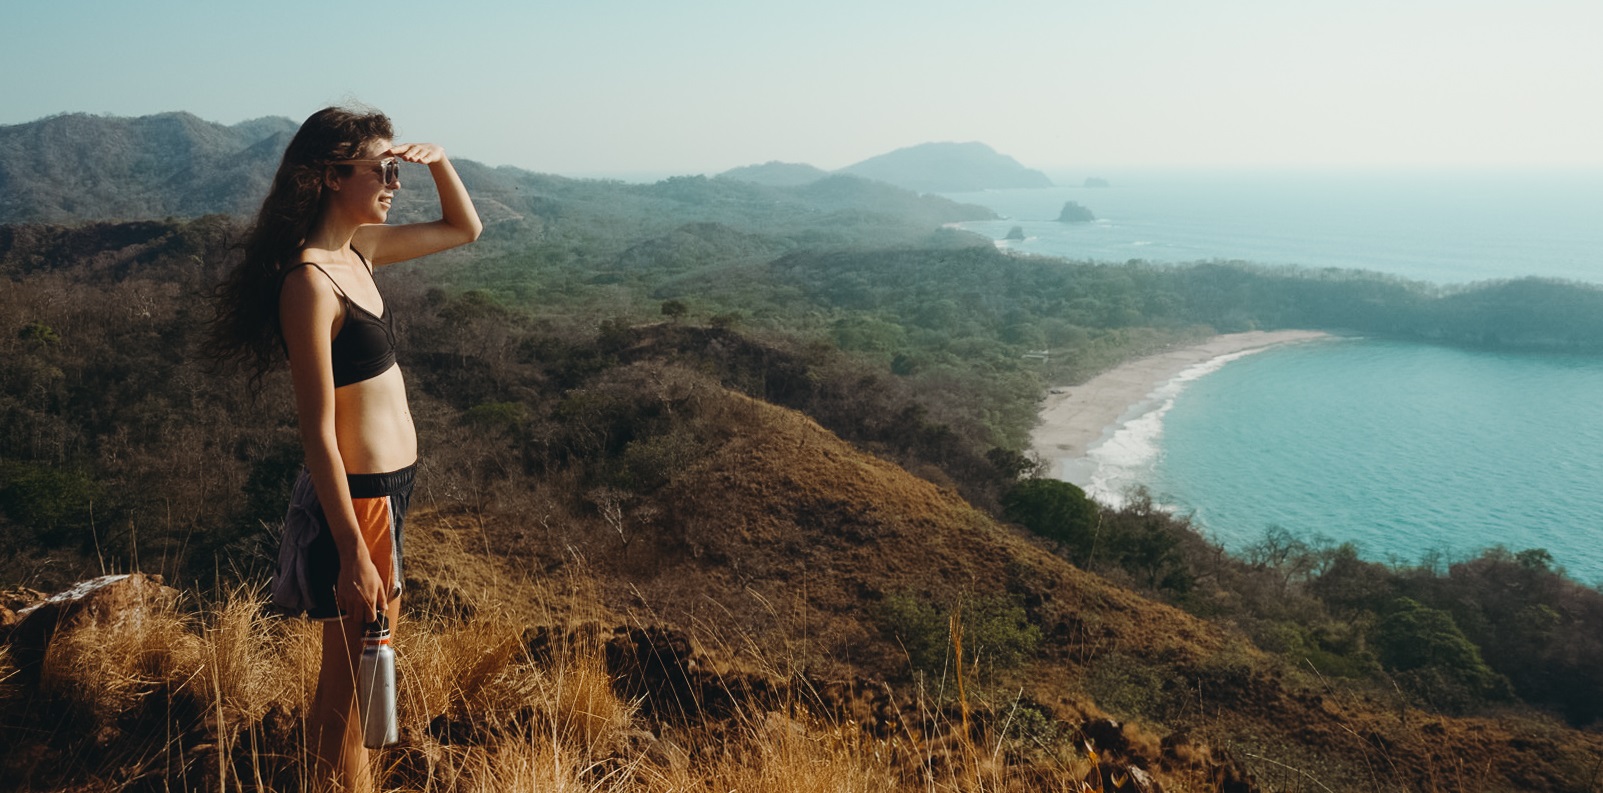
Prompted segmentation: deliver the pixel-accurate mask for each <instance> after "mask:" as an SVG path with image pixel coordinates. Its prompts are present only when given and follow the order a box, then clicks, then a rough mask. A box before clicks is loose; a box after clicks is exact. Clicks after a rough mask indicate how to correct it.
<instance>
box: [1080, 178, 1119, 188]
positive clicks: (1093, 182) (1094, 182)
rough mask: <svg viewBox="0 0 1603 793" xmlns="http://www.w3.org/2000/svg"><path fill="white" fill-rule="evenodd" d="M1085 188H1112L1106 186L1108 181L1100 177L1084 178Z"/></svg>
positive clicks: (1109, 185)
mask: <svg viewBox="0 0 1603 793" xmlns="http://www.w3.org/2000/svg"><path fill="white" fill-rule="evenodd" d="M1085 186H1086V187H1112V186H1113V185H1111V184H1108V180H1106V179H1103V178H1102V177H1100V176H1087V177H1086V178H1085Z"/></svg>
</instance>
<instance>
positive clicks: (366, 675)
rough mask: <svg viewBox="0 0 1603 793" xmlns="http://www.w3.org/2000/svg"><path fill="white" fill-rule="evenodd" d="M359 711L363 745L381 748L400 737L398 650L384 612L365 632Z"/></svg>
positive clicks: (359, 673) (359, 672)
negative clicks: (396, 688)
mask: <svg viewBox="0 0 1603 793" xmlns="http://www.w3.org/2000/svg"><path fill="white" fill-rule="evenodd" d="M356 711H357V715H358V716H359V717H360V718H361V720H362V745H363V746H366V747H367V748H369V749H377V748H379V747H381V746H387V745H389V744H392V743H395V742H396V741H397V740H398V739H399V738H400V733H399V730H398V729H397V726H396V723H395V650H394V649H392V648H391V647H390V621H389V618H387V617H386V616H385V615H383V614H380V615H378V619H376V620H374V621H373V622H369V623H368V624H367V626H366V627H365V628H364V629H363V632H362V660H361V663H359V664H358V665H357V667H356Z"/></svg>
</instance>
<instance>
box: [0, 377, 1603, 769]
mask: <svg viewBox="0 0 1603 793" xmlns="http://www.w3.org/2000/svg"><path fill="white" fill-rule="evenodd" d="M640 375H641V376H642V377H644V378H645V382H653V381H654V382H656V383H658V385H659V386H660V387H661V388H662V389H663V390H662V392H661V393H662V394H664V395H666V396H670V397H672V401H673V402H674V404H676V405H678V406H679V409H681V410H682V411H684V414H685V420H686V421H687V422H688V426H690V427H693V428H694V427H703V426H704V428H705V429H706V431H696V432H694V433H693V434H694V436H695V437H696V438H698V439H699V442H700V444H701V445H699V446H698V449H699V451H698V453H697V454H695V455H692V456H691V457H689V458H687V459H686V461H685V463H684V464H682V465H679V466H677V467H676V468H675V470H674V471H673V473H672V475H670V476H668V477H667V479H666V481H665V482H664V483H663V484H662V486H661V488H660V490H659V491H657V492H656V494H655V496H654V497H653V498H652V499H649V500H648V499H644V498H640V497H638V496H635V497H629V498H625V497H623V496H622V495H618V494H613V496H611V497H610V498H613V499H614V501H615V502H616V503H612V506H611V507H608V506H607V504H608V503H609V501H608V499H609V496H607V495H606V494H599V495H596V496H594V497H592V498H591V499H589V502H587V503H590V504H591V506H593V507H594V510H593V511H591V512H585V511H584V510H580V509H573V510H570V511H568V512H562V513H558V512H556V511H554V510H553V511H548V512H546V513H544V514H545V518H544V520H543V521H539V522H534V521H531V520H530V519H528V518H521V519H520V518H517V517H513V515H515V514H518V513H522V514H525V515H530V514H536V515H537V514H542V513H538V512H529V511H527V509H526V508H527V507H528V504H527V503H525V502H520V504H519V507H518V509H517V510H515V511H513V510H499V509H495V508H494V503H492V502H494V501H495V500H496V499H498V498H501V497H503V496H502V495H498V494H497V493H496V492H490V493H487V494H486V495H485V496H484V497H483V499H482V501H483V502H484V503H485V506H484V507H483V508H480V509H469V508H465V507H461V506H456V507H448V508H441V507H439V506H435V507H430V506H428V505H427V504H424V505H423V506H422V507H421V508H420V510H419V511H418V513H417V514H416V515H415V516H414V519H413V520H412V521H411V522H410V526H409V534H408V546H407V547H408V550H409V560H408V562H409V571H408V583H407V586H408V595H407V599H406V601H405V602H406V604H407V617H406V625H405V626H404V627H403V628H402V630H401V631H400V640H399V646H398V655H399V658H400V663H401V667H400V668H401V676H402V680H403V683H402V686H403V692H402V699H401V712H402V720H403V725H404V728H403V740H402V743H401V744H400V745H399V746H397V747H394V748H392V749H391V750H388V751H385V752H382V753H379V754H378V755H377V758H376V760H375V762H376V763H377V764H378V766H379V768H378V770H379V778H380V779H381V780H382V784H383V787H384V789H386V790H425V791H436V790H438V791H446V790H452V791H455V790H474V791H476V790H484V791H490V790H496V791H503V790H546V789H553V790H583V791H682V790H707V791H713V790H717V791H724V790H742V791H856V790H863V791H869V790H873V791H884V790H925V791H1011V790H1020V791H1023V790H1043V789H1056V790H1073V789H1077V788H1076V786H1079V785H1082V784H1086V785H1090V786H1092V789H1096V788H1097V787H1098V786H1100V787H1101V788H1102V789H1107V790H1113V789H1137V788H1134V787H1124V788H1121V787H1117V785H1120V784H1122V785H1126V786H1128V785H1134V784H1136V782H1135V780H1136V779H1137V778H1140V777H1146V776H1150V779H1152V780H1154V781H1155V782H1156V783H1158V784H1161V785H1162V787H1163V789H1164V790H1169V791H1186V790H1191V791H1203V790H1252V789H1268V790H1327V789H1328V790H1365V791H1369V790H1443V791H1445V790H1585V789H1588V787H1587V786H1589V785H1590V784H1592V777H1591V776H1590V775H1591V774H1593V773H1595V771H1596V769H1595V765H1596V763H1597V758H1599V757H1600V756H1603V739H1600V738H1599V736H1598V735H1596V734H1595V733H1587V732H1580V731H1576V730H1571V729H1567V728H1564V727H1562V726H1561V725H1559V724H1557V723H1556V722H1554V721H1552V720H1550V719H1546V718H1543V717H1538V716H1534V715H1529V714H1524V715H1522V714H1518V713H1508V714H1501V717H1500V718H1497V719H1491V718H1476V719H1453V718H1446V717H1441V716H1436V715H1430V714H1426V713H1423V712H1420V711H1417V710H1413V709H1412V708H1411V707H1410V706H1408V705H1407V704H1406V703H1405V702H1403V700H1402V699H1401V698H1399V697H1387V696H1384V695H1383V694H1382V693H1379V692H1377V691H1374V690H1367V689H1361V688H1352V687H1350V686H1351V684H1335V683H1330V682H1327V681H1324V680H1322V679H1320V678H1318V677H1317V676H1315V675H1312V674H1301V673H1299V672H1298V671H1297V670H1295V669H1288V668H1285V667H1283V666H1282V663H1281V662H1280V661H1279V660H1277V659H1276V658H1273V657H1270V656H1266V655H1264V654H1262V653H1260V652H1259V651H1257V650H1255V649H1253V648H1252V647H1251V645H1250V643H1248V642H1247V641H1245V639H1244V638H1243V637H1242V636H1240V635H1239V634H1236V633H1234V632H1232V631H1231V630H1229V629H1226V628H1221V627H1219V626H1217V625H1214V624H1210V623H1207V622H1203V621H1201V620H1198V619H1196V618H1194V617H1191V616H1189V615H1187V614H1185V613H1183V612H1181V611H1179V610H1176V609H1174V608H1171V607H1169V606H1165V605H1161V604H1158V603H1154V602H1151V601H1148V600H1145V599H1143V598H1141V597H1139V596H1137V595H1134V594H1132V593H1131V592H1129V591H1128V590H1124V589H1121V588H1118V587H1116V586H1114V585H1112V584H1110V583H1108V582H1106V581H1105V580H1103V579H1101V578H1099V577H1097V576H1094V575H1091V574H1088V573H1085V572H1083V571H1080V570H1078V569H1076V568H1075V567H1073V566H1072V565H1069V564H1068V563H1066V562H1065V561H1063V560H1062V559H1061V558H1060V557H1058V556H1055V555H1054V554H1052V553H1050V552H1048V550H1047V549H1045V548H1044V547H1042V546H1041V545H1040V544H1039V543H1038V541H1035V540H1032V539H1030V538H1027V537H1025V536H1023V535H1021V534H1020V533H1018V532H1016V531H1015V530H1013V529H1010V528H1007V527H1005V526H1002V525H999V524H997V523H995V522H994V521H992V520H991V519H989V518H988V517H986V516H985V515H983V514H982V513H979V512H977V511H976V510H974V509H973V508H972V507H970V506H969V505H968V504H967V503H966V502H964V501H963V500H962V499H960V498H958V497H957V496H956V494H955V493H954V492H953V491H951V490H949V489H943V488H941V487H939V486H937V485H934V484H932V483H930V482H927V481H925V480H922V479H918V478H916V477H913V476H911V475H909V474H907V473H906V472H905V471H902V470H901V469H899V468H897V467H896V466H894V465H892V464H890V463H887V462H884V461H883V460H880V459H878V458H875V457H873V456H870V455H867V454H864V453H862V452H860V451H858V450H856V449H854V448H852V447H851V446H849V445H847V444H844V443H842V442H840V441H839V440H838V439H837V438H835V437H834V436H833V435H832V434H830V433H829V432H827V431H825V430H823V429H821V428H820V427H819V426H818V425H817V424H815V423H813V422H812V421H811V420H809V419H807V418H806V417H804V416H802V415H800V414H798V413H794V412H791V411H788V410H784V409H781V408H776V407H774V406H772V405H768V404H765V403H762V402H759V401H756V400H752V399H750V398H748V397H744V396H740V395H738V394H734V393H732V392H728V391H725V390H723V389H721V388H717V387H715V386H712V385H710V384H708V383H706V382H705V381H702V380H699V379H697V378H695V377H692V376H690V375H687V374H685V373H682V372H680V373H675V372H673V371H664V370H657V369H653V370H651V371H649V372H644V373H640ZM647 375H649V376H647ZM653 378H655V380H653ZM714 427H716V428H718V430H717V432H713V431H712V430H711V429H710V428H714ZM523 498H525V499H528V498H539V494H533V495H531V494H523ZM555 503H556V502H554V501H553V502H552V504H555ZM148 592H149V594H148V595H147V596H144V598H143V600H141V601H140V603H141V605H140V607H138V608H126V607H125V608H118V609H103V610H102V613H99V614H98V616H93V615H91V616H86V617H83V618H80V619H77V620H66V619H64V620H63V622H62V625H63V626H65V627H63V628H62V629H61V630H60V631H58V632H56V633H55V634H54V636H53V638H52V639H51V641H49V643H48V645H47V647H46V649H44V651H43V654H42V657H40V658H39V659H38V662H37V664H30V663H27V662H26V660H27V659H23V658H19V657H18V655H17V646H18V645H15V644H13V645H12V649H11V650H10V651H9V654H8V656H7V658H6V667H5V668H6V670H7V671H6V672H4V673H0V674H4V675H5V678H4V683H3V684H0V685H3V686H4V689H3V694H0V696H3V697H4V699H3V701H0V714H3V718H4V723H3V726H0V729H3V730H4V733H3V737H4V741H3V743H4V744H5V745H6V746H7V749H6V750H5V752H4V763H5V769H4V770H5V778H6V779H7V780H10V781H11V782H12V783H13V784H15V785H16V786H17V787H18V788H19V789H25V790H140V791H143V790H186V789H192V790H250V791H254V790H300V789H303V788H304V786H305V785H306V780H305V779H303V778H302V769H304V768H305V767H306V765H307V764H306V762H305V748H304V746H303V745H302V743H301V726H300V719H301V717H302V715H303V714H304V713H305V712H306V706H307V703H308V702H309V699H310V691H309V688H308V687H309V685H310V683H311V680H312V678H313V674H312V669H313V666H314V665H315V647H316V639H315V632H314V630H313V629H312V627H310V626H308V625H306V624H304V623H300V622H293V621H290V622H286V621H280V620H276V619H270V618H266V617H263V616H262V614H261V611H260V603H259V601H258V597H257V596H256V594H255V593H254V592H253V591H252V590H248V589H235V590H233V591H231V592H228V593H225V594H222V595H219V596H215V598H212V599H202V598H201V597H200V596H197V595H193V594H191V595H185V596H180V595H179V594H178V593H176V592H174V591H172V590H169V589H165V588H161V587H156V586H154V585H152V586H151V587H150V588H149V589H148ZM898 598H900V599H903V600H910V601H912V602H923V603H928V604H933V608H934V610H935V611H937V612H938V613H940V614H942V615H945V617H946V618H948V619H950V620H951V622H950V623H949V624H951V625H953V626H954V627H956V628H957V630H956V631H954V632H953V634H955V635H956V636H958V637H961V638H959V639H958V641H954V642H950V643H949V644H948V646H947V651H946V652H945V654H944V660H942V661H940V662H939V663H938V664H937V665H933V666H932V665H926V666H923V667H916V666H915V665H914V664H913V663H912V659H911V656H910V654H909V652H908V638H909V636H910V633H909V632H910V631H911V630H912V629H913V628H910V627H909V626H908V625H906V624H902V625H897V624H894V619H893V617H894V615H893V614H892V613H891V612H888V611H887V610H886V603H887V602H889V601H891V600H894V599H898ZM987 598H992V599H998V598H1001V599H1011V602H1015V603H1017V604H1019V606H1020V610H1019V613H1021V614H1023V615H1024V616H1023V619H1024V621H1026V622H1028V623H1029V624H1030V625H1034V626H1038V628H1039V639H1038V642H1039V644H1038V647H1036V648H1035V649H1036V652H1034V653H1032V654H1030V655H1029V656H1028V657H1027V658H1022V659H1017V660H1015V661H1012V662H1002V661H1000V660H998V656H997V655H996V654H995V653H993V652H991V651H990V649H989V648H985V647H981V646H976V641H977V638H976V637H982V636H986V635H987V634H985V633H984V631H983V630H982V629H983V628H984V627H985V626H984V625H983V624H982V619H983V616H982V610H981V609H980V608H979V607H978V606H977V605H976V604H981V603H984V602H987V601H986V599H987ZM83 611H84V613H85V614H90V612H92V611H93V609H89V608H85V609H84V610H83ZM903 616H905V615H903ZM74 623H76V624H74ZM17 633H18V634H19V635H20V631H19V632H17ZM954 646H955V647H954ZM958 648H961V650H960V654H954V652H953V650H954V649H958ZM959 659H962V663H961V665H959V663H958V661H959ZM19 670H20V671H19ZM959 683H961V686H960V685H959ZM960 692H961V693H960Z"/></svg>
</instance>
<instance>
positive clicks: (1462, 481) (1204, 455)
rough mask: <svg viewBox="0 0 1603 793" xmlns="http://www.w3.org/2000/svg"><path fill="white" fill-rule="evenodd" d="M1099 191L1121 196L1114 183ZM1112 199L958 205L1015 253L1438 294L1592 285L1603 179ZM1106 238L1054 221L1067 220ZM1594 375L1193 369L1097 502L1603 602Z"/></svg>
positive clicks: (1209, 180)
mask: <svg viewBox="0 0 1603 793" xmlns="http://www.w3.org/2000/svg"><path fill="white" fill-rule="evenodd" d="M1110 178H1111V177H1110ZM1114 185H1115V186H1114V187H1113V188H1110V189H1086V188H1051V189H1043V190H1037V191H1024V190H1014V191H993V192H987V193H970V194H961V195H954V196H952V197H953V198H956V199H958V200H963V201H968V202H972V203H979V204H982V205H985V206H989V207H991V208H993V209H995V210H996V211H997V212H998V213H999V214H1004V215H1008V216H1010V217H1009V218H1007V219H1004V220H1001V221H987V222H984V223H968V224H964V227H965V228H968V229H970V230H973V231H977V232H980V233H983V234H987V235H989V236H991V237H993V238H1000V237H1003V236H1004V235H1006V234H1007V232H1008V230H1009V229H1010V228H1012V227H1013V226H1022V227H1023V228H1024V230H1025V234H1026V240H1024V241H1023V242H1022V243H1021V242H1005V243H1003V242H999V243H998V244H999V245H1002V246H1004V247H1007V248H1010V249H1013V250H1019V251H1021V252H1028V253H1035V254H1041V255H1053V256H1062V257H1065V258H1071V259H1076V260H1083V259H1092V260H1098V261H1108V262H1121V263H1122V262H1124V261H1126V260H1129V259H1145V260H1148V261H1153V262H1171V263H1182V262H1191V261H1198V260H1212V259H1241V260H1248V261H1254V262H1259V263H1265V264H1277V265H1278V264H1297V265H1303V266H1310V267H1342V268H1356V269H1366V270H1374V271H1378V272H1383V273H1388V274H1392V275H1397V276H1400V277H1403V278H1407V279H1411V280H1420V281H1427V282H1430V283H1435V284H1463V283H1467V282H1473V281H1481V280H1487V279H1499V278H1514V277H1521V276H1527V275H1536V276H1544V277H1554V278H1564V279H1570V280H1577V281H1587V282H1592V283H1603V224H1599V223H1597V222H1596V220H1597V219H1598V218H1603V178H1600V175H1599V174H1596V173H1588V174H1564V173H1553V172H1550V173H1537V174H1514V173H1503V174H1435V175H1430V174H1409V175H1392V176H1387V175H1371V176H1364V177H1359V176H1350V175H1333V174H1332V175H1320V174H1293V175H1289V176H1285V177H1271V176H1267V175H1252V176H1243V175H1234V176H1232V175H1214V176H1208V177H1203V176H1199V175H1196V174H1184V175H1176V176H1172V177H1164V176H1162V175H1157V174H1149V175H1143V176H1142V177H1140V178H1132V179H1131V180H1130V181H1129V183H1128V185H1129V186H1121V185H1122V183H1121V182H1120V181H1119V180H1117V179H1114ZM1067 200H1072V201H1077V202H1079V203H1081V204H1083V205H1085V206H1087V207H1089V208H1090V209H1091V210H1092V211H1093V212H1094V213H1096V215H1097V216H1098V218H1099V220H1098V222H1097V223H1094V224H1081V225H1067V224H1059V223H1057V222H1055V220H1053V218H1055V217H1056V216H1057V212H1058V210H1059V209H1060V208H1061V207H1062V204H1063V202H1064V201H1067ZM1600 404H1603V358H1599V357H1595V356H1573V355H1552V354H1535V353H1498V352H1487V351H1478V350H1466V349H1460V348H1454V347H1444V346H1436V345H1425V344H1411V343H1403V342H1394V341H1382V340H1373V339H1336V340H1332V341H1328V342H1315V343H1310V344H1302V345H1295V346H1290V347H1285V348H1279V349H1273V350H1269V351H1266V352H1261V353H1255V354H1250V355H1238V356H1230V357H1228V358H1227V359H1220V360H1215V361H1211V362H1208V363H1205V364H1200V365H1199V366H1198V367H1195V368H1194V369H1193V370H1191V371H1188V372H1186V373H1184V374H1182V375H1181V376H1180V377H1178V378H1176V380H1175V381H1173V382H1171V383H1169V384H1167V385H1165V386H1163V387H1162V388H1160V389H1159V390H1158V391H1156V392H1154V394H1153V395H1152V397H1151V398H1150V399H1149V400H1148V403H1147V404H1145V405H1143V406H1142V410H1140V411H1136V412H1135V413H1134V414H1127V416H1126V421H1125V423H1124V424H1123V425H1121V426H1120V427H1119V428H1118V430H1117V431H1116V432H1115V433H1113V435H1112V436H1111V437H1110V438H1109V439H1108V440H1107V441H1106V442H1104V443H1103V444H1102V445H1100V446H1098V447H1097V448H1094V449H1093V450H1092V451H1091V453H1090V454H1089V455H1088V458H1089V460H1088V462H1089V463H1090V465H1082V466H1078V467H1079V468H1081V469H1085V470H1089V471H1091V472H1092V473H1091V474H1090V475H1089V476H1088V477H1087V478H1086V481H1083V482H1079V484H1081V485H1082V486H1084V487H1086V488H1087V490H1088V492H1090V493H1092V495H1094V496H1096V497H1098V498H1100V499H1102V500H1104V501H1117V500H1118V499H1119V498H1121V496H1122V494H1123V493H1124V492H1125V491H1126V489H1127V488H1129V487H1131V486H1133V485H1138V484H1139V485H1145V486H1147V487H1148V488H1149V489H1150V490H1151V492H1152V493H1153V494H1154V497H1155V498H1156V499H1157V500H1158V501H1159V502H1160V503H1163V504H1165V505H1166V506H1169V507H1171V508H1173V509H1175V510H1177V511H1180V512H1183V513H1189V514H1192V515H1193V517H1194V518H1195V520H1196V522H1197V524H1198V526H1199V527H1200V528H1201V529H1202V530H1203V531H1204V532H1205V533H1207V534H1209V535H1211V536H1213V537H1215V538H1216V539H1217V540H1219V541H1220V542H1222V543H1224V544H1225V546H1226V547H1227V548H1230V549H1232V550H1240V549H1241V548H1242V547H1243V546H1245V545H1247V544H1250V543H1252V542H1254V541H1256V540H1258V539H1260V538H1262V536H1263V534H1264V532H1265V530H1266V529H1267V528H1268V527H1270V526H1272V525H1273V526H1280V527H1282V528H1285V529H1287V530H1289V531H1291V532H1292V533H1293V534H1295V535H1297V536H1299V537H1301V538H1303V539H1305V540H1308V539H1313V538H1314V537H1316V536H1323V537H1327V538H1330V539H1332V540H1335V541H1337V542H1345V541H1352V542H1354V543H1356V544H1357V545H1358V547H1359V550H1360V553H1361V554H1362V555H1363V556H1364V557H1365V558H1369V559H1374V560H1378V561H1400V562H1410V563H1411V562H1416V561H1419V560H1420V559H1422V558H1424V557H1426V556H1427V555H1433V554H1440V555H1441V556H1443V557H1445V559H1446V560H1449V561H1450V560H1453V559H1458V558H1464V557H1467V556H1471V555H1473V554H1475V553H1477V552H1478V551H1479V550H1480V549H1482V548H1485V547H1489V546H1493V545H1503V546H1505V547H1508V548H1509V549H1510V550H1515V551H1517V550H1521V549H1524V548H1546V549H1547V550H1548V551H1549V552H1550V553H1552V555H1553V556H1554V558H1555V561H1556V563H1557V564H1559V565H1561V566H1563V567H1565V568H1566V569H1567V570H1568V572H1569V573H1570V575H1571V576H1572V577H1575V578H1576V579H1578V580H1580V581H1583V582H1585V583H1589V584H1593V585H1598V584H1599V583H1603V548H1600V546H1599V544H1598V542H1597V534H1596V529H1597V528H1598V527H1597V523H1598V520H1599V518H1598V516H1600V515H1603V487H1600V486H1599V485H1600V484H1603V409H1600V408H1599V405H1600Z"/></svg>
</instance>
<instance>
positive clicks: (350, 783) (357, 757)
mask: <svg viewBox="0 0 1603 793" xmlns="http://www.w3.org/2000/svg"><path fill="white" fill-rule="evenodd" d="M361 657H362V623H361V622H360V621H359V620H352V619H343V620H337V621H330V622H325V623H323V664H322V668H321V669H320V670H319V671H318V674H317V697H316V698H315V699H313V700H312V718H311V723H310V724H309V725H308V726H309V728H310V732H311V735H310V739H311V740H310V742H311V744H312V747H313V748H314V749H315V751H316V752H317V771H316V777H315V778H316V779H317V780H318V781H319V782H320V783H323V784H324V785H327V786H328V787H327V788H326V789H330V790H362V791H365V790H368V789H370V788H371V787H372V786H371V785H370V784H367V780H366V776H367V774H366V770H367V769H366V766H367V750H366V749H363V748H362V733H361V725H359V724H358V723H357V718H356V665H357V663H358V662H359V661H360V660H361ZM314 789H319V790H321V789H325V788H324V787H323V786H322V785H319V786H318V787H317V788H314Z"/></svg>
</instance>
